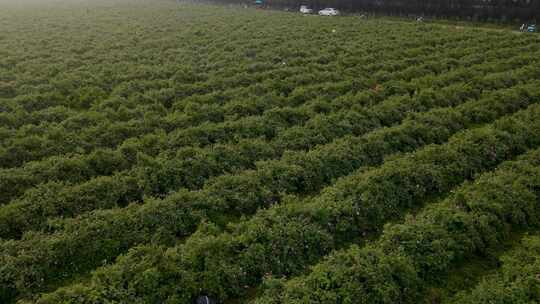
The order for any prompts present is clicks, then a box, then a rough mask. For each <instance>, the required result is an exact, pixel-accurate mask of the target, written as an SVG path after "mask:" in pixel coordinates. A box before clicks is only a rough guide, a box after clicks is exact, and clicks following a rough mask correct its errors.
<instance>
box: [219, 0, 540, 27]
mask: <svg viewBox="0 0 540 304" xmlns="http://www.w3.org/2000/svg"><path fill="white" fill-rule="evenodd" d="M215 2H221V3H247V0H236V1H235V0H217V1H215ZM264 5H265V6H268V7H270V8H272V7H274V8H286V7H287V8H291V9H296V8H298V7H299V6H300V5H308V6H310V7H312V8H314V9H320V8H324V7H334V8H337V9H341V10H344V11H351V12H368V13H375V14H383V15H397V16H429V17H437V18H445V19H459V20H470V21H490V22H508V23H510V22H535V21H537V20H540V0H472V1H471V0H266V1H265V3H264Z"/></svg>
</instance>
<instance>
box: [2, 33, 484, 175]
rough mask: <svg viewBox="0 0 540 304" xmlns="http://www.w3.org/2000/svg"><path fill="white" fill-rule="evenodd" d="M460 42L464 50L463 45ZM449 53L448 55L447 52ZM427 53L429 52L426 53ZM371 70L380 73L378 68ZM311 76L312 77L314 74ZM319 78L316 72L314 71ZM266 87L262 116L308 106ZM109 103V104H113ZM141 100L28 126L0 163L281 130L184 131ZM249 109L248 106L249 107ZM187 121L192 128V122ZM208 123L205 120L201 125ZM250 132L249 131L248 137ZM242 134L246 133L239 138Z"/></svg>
mask: <svg viewBox="0 0 540 304" xmlns="http://www.w3.org/2000/svg"><path fill="white" fill-rule="evenodd" d="M463 40H464V41H465V42H469V43H470V41H467V40H466V39H463ZM461 43H463V44H464V45H465V43H464V42H461ZM456 47H457V45H456ZM424 49H425V47H424ZM451 50H452V49H451ZM468 51H469V53H474V51H473V50H472V49H469V50H468ZM395 52H397V51H395ZM446 52H449V51H448V50H446ZM465 53H466V52H465ZM425 54H429V53H428V52H427V51H426V52H425ZM365 57H368V56H365ZM430 57H431V58H438V57H437V56H436V55H431V56H430ZM365 60H367V59H365ZM366 63H367V62H366ZM423 66H424V67H429V66H430V65H429V64H425V65H423ZM431 66H433V64H431ZM372 67H373V68H376V67H377V66H372ZM389 67H391V65H389ZM408 69H409V70H410V69H413V70H414V71H415V74H416V75H421V74H422V73H426V72H429V71H428V70H426V69H423V70H422V69H419V67H410V68H408ZM384 71H385V70H384V69H382V70H380V71H379V72H378V73H384ZM366 72H367V73H368V74H371V73H373V72H375V70H371V71H366ZM311 74H313V72H312V73H311ZM315 74H317V73H316V72H315ZM323 75H324V73H323V74H321V75H320V76H319V77H315V78H314V79H317V80H316V81H318V82H321V81H325V78H324V77H323ZM330 75H332V76H333V77H332V78H330V79H328V81H336V80H337V79H340V78H339V76H338V75H339V74H337V73H335V72H334V73H331V74H330ZM376 76H377V75H376ZM385 76H387V75H385ZM314 79H312V80H314ZM284 81H287V83H288V84H289V85H290V86H291V88H294V87H295V86H296V83H295V82H293V81H291V79H284ZM371 82H373V80H369V81H366V82H365V83H364V84H361V83H360V82H358V81H355V82H354V88H353V87H351V82H350V81H345V86H342V85H339V82H338V84H337V85H331V84H330V85H315V86H314V87H312V88H310V87H307V88H304V91H303V92H304V93H305V92H306V91H307V92H309V93H308V95H309V96H317V95H321V94H318V92H319V93H322V94H325V92H333V93H332V95H333V96H336V95H339V94H341V93H343V92H344V91H351V90H353V89H354V90H359V89H365V88H366V87H369V83H371ZM374 82H375V83H376V82H377V81H376V80H375V81H374ZM261 86H263V87H265V86H266V87H268V89H267V91H270V92H272V93H270V94H271V95H269V96H268V98H264V99H261V98H255V97H253V99H255V100H258V101H257V104H258V105H260V106H259V107H262V108H261V109H257V108H256V110H258V111H259V115H260V114H261V113H262V112H261V111H264V110H268V109H272V108H274V107H276V106H281V107H282V106H285V105H288V106H299V105H301V104H302V103H303V102H305V101H306V96H303V98H298V97H297V96H296V95H294V94H293V95H292V96H291V98H282V97H280V96H275V88H272V85H271V84H267V83H265V82H264V81H263V82H262V83H261ZM141 89H144V88H141ZM291 93H294V92H291ZM173 95H174V94H173ZM304 95H305V94H304ZM331 97H332V96H328V98H331ZM109 100H110V99H109ZM109 100H107V101H106V102H109ZM136 100H137V105H136V106H135V109H136V110H135V111H130V110H128V109H127V108H126V103H125V102H124V101H125V98H124V97H122V96H121V97H120V98H118V100H116V101H115V100H114V99H113V100H111V102H116V103H119V104H122V106H120V107H119V108H118V109H116V111H115V113H120V112H122V113H125V114H124V115H122V113H120V114H119V115H115V116H116V117H111V120H109V119H106V117H107V116H111V115H107V114H106V113H107V112H101V111H96V110H91V111H86V112H83V113H80V114H77V115H75V116H74V117H69V118H67V119H65V120H64V121H62V122H60V123H51V124H42V123H40V124H39V125H26V126H25V127H23V128H20V129H19V130H18V132H17V133H15V134H13V136H12V138H11V139H10V140H6V139H4V144H3V146H4V147H3V149H2V150H0V163H1V164H2V166H3V167H13V166H19V165H21V164H24V163H25V162H27V161H31V160H39V159H41V158H43V157H46V156H50V155H58V154H65V153H77V152H79V153H80V152H82V153H84V152H88V151H92V149H95V148H99V147H116V146H118V145H119V144H120V143H122V142H123V141H124V140H126V139H128V138H131V137H135V136H140V135H143V134H148V133H150V132H154V131H155V129H161V128H162V129H165V130H166V131H173V130H175V129H176V130H177V131H173V132H172V134H171V135H170V136H169V140H168V141H167V143H168V145H169V146H170V148H176V147H178V146H186V145H193V144H210V143H214V142H216V140H230V139H231V138H235V136H243V137H245V136H254V135H258V136H270V137H271V136H272V132H273V130H275V129H276V128H279V127H281V125H279V124H278V125H276V126H273V125H272V124H271V123H267V122H266V120H265V119H264V118H265V117H262V118H261V117H259V118H253V119H251V120H250V119H244V120H242V121H233V122H229V123H221V124H218V125H216V126H215V125H214V124H215V122H214V123H210V124H203V125H202V126H200V127H198V128H197V127H194V126H193V125H189V127H190V128H189V129H187V130H184V129H182V128H183V127H188V126H187V125H185V124H182V120H180V121H178V120H177V119H174V120H171V118H173V117H174V116H172V117H171V115H166V113H167V109H166V108H165V107H164V106H163V105H160V104H156V103H155V101H153V100H151V99H148V98H145V97H144V96H143V97H139V96H137V98H136ZM195 100H196V99H195ZM132 102H133V101H132ZM141 102H142V105H141ZM245 104H246V103H245V102H244V103H242V104H241V105H239V104H238V103H234V105H235V106H236V107H235V108H234V109H235V111H234V112H235V113H237V114H236V115H235V116H234V118H237V117H238V115H240V114H239V113H242V111H238V110H239V109H238V107H239V106H241V107H242V108H244V109H249V108H247V107H246V106H245ZM247 104H248V105H249V104H250V103H247ZM223 107H225V106H223ZM182 108H183V107H182ZM203 110H207V108H206V107H204V108H203ZM220 110H222V111H214V112H215V113H216V114H217V115H213V116H212V117H213V118H212V119H213V120H215V119H216V117H220V116H223V115H224V114H225V113H226V111H223V110H226V108H225V109H220ZM130 112H133V113H130ZM186 114H190V113H189V112H187V113H185V114H182V115H181V117H180V118H182V117H186ZM246 114H247V115H249V114H251V113H250V112H249V111H248V112H247V113H246ZM165 115H166V116H165ZM141 117H144V119H141ZM188 117H189V118H190V119H192V118H193V117H194V116H193V115H189V116H188ZM195 117H196V116H195ZM207 117H209V115H208V114H205V115H203V116H202V118H203V119H204V118H207ZM188 121H189V122H190V123H193V121H191V120H188ZM203 122H204V120H203V121H202V122H201V123H203ZM271 122H272V121H271ZM170 123H173V124H174V125H171V126H169V127H167V126H166V125H167V124H170ZM246 130H249V132H247V131H246ZM242 132H244V133H246V134H239V135H237V134H238V133H242ZM253 132H255V134H253ZM208 133H210V134H211V135H209V134H208ZM213 133H215V134H213ZM7 138H10V137H7Z"/></svg>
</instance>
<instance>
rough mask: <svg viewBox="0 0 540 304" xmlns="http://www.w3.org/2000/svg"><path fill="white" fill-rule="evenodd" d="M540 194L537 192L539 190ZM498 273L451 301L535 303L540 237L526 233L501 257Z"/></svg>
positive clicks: (538, 293)
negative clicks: (514, 246) (526, 234)
mask: <svg viewBox="0 0 540 304" xmlns="http://www.w3.org/2000/svg"><path fill="white" fill-rule="evenodd" d="M537 193H538V192H537ZM500 263H501V264H502V266H501V267H500V269H497V272H496V273H494V274H492V275H488V276H486V277H484V278H482V280H481V282H480V283H479V284H478V285H477V286H475V287H473V288H472V289H471V290H469V291H462V292H460V293H458V294H457V295H455V296H454V297H453V298H452V299H451V300H448V301H447V302H448V303H466V304H469V303H470V304H473V303H474V304H481V303H534V302H537V301H538V299H540V282H539V278H538V274H539V273H540V238H539V237H538V235H532V236H525V237H523V238H522V239H521V241H520V243H519V244H518V245H517V246H516V248H513V249H512V250H510V252H507V253H505V254H504V255H503V256H502V257H501V258H500Z"/></svg>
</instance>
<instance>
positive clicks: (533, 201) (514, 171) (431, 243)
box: [88, 150, 540, 303]
mask: <svg viewBox="0 0 540 304" xmlns="http://www.w3.org/2000/svg"><path fill="white" fill-rule="evenodd" d="M539 165H540V153H539V151H538V150H535V151H533V152H531V153H529V154H527V155H525V156H524V157H521V158H520V159H519V160H517V161H515V162H511V163H508V164H505V165H504V166H503V167H502V168H500V169H499V170H497V171H496V172H495V173H489V174H486V175H483V176H481V177H480V178H479V179H478V180H477V181H475V182H474V183H468V184H465V185H464V186H463V187H461V188H460V189H458V190H457V191H455V192H453V193H452V194H451V195H450V197H449V198H447V199H445V200H444V201H442V202H440V203H437V204H434V205H431V206H429V207H427V208H425V210H422V211H421V212H420V213H418V214H416V215H410V216H408V217H407V218H406V220H405V222H404V223H402V224H393V225H387V226H386V227H385V230H384V232H383V234H382V236H381V237H380V239H379V240H378V241H376V242H374V243H373V244H369V245H367V246H365V247H362V248H361V247H358V246H352V247H351V248H350V249H347V250H341V251H337V252H335V253H333V254H332V255H330V256H329V257H328V258H327V259H326V260H325V261H324V262H322V263H320V264H318V265H316V266H314V267H312V268H311V272H310V274H308V275H306V276H301V277H298V278H294V279H292V280H289V281H288V282H283V281H275V280H269V282H268V290H267V291H266V292H265V294H264V296H263V297H261V298H258V299H257V300H256V301H255V303H306V302H309V303H329V302H332V303H334V302H349V301H354V302H358V303H396V302H400V303H417V302H418V301H420V297H421V294H422V293H421V291H422V290H423V288H425V287H426V286H427V284H426V282H428V281H434V280H437V278H440V277H441V276H443V275H444V274H445V273H447V272H448V271H449V270H450V269H452V267H453V266H456V265H457V264H458V263H459V262H462V261H465V260H466V259H467V258H470V257H472V256H475V255H476V256H478V255H480V256H481V255H485V254H487V253H488V252H489V251H490V250H494V249H496V248H497V247H498V246H499V245H500V244H501V242H502V241H503V240H504V239H505V237H507V236H508V231H509V230H519V229H530V228H534V227H538V212H539V211H540V209H539V207H538V188H539V186H540V167H539ZM493 287H494V288H496V289H497V287H495V286H493ZM88 295H90V293H88ZM466 299H467V298H466ZM466 299H465V301H467V300H466ZM471 300H472V299H471ZM501 300H502V299H501ZM482 303H484V302H482Z"/></svg>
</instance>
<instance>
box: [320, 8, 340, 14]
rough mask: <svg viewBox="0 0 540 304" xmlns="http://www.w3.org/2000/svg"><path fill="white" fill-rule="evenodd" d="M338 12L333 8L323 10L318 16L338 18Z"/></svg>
mask: <svg viewBox="0 0 540 304" xmlns="http://www.w3.org/2000/svg"><path fill="white" fill-rule="evenodd" d="M338 15H339V11H338V10H337V9H335V8H331V7H329V8H325V9H323V10H320V11H319V16H338Z"/></svg>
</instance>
